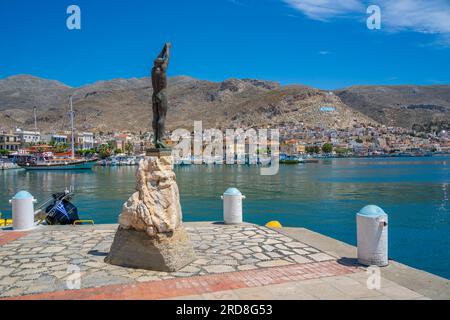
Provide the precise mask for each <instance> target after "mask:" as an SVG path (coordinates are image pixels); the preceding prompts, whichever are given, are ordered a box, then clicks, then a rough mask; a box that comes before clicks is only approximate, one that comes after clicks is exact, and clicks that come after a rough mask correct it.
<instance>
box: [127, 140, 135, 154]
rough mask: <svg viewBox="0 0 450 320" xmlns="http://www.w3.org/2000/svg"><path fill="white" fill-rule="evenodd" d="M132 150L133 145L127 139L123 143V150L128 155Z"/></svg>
mask: <svg viewBox="0 0 450 320" xmlns="http://www.w3.org/2000/svg"><path fill="white" fill-rule="evenodd" d="M133 151H134V145H133V144H132V143H131V142H130V141H128V142H127V143H126V144H125V152H126V153H127V154H128V155H130V154H132V153H133Z"/></svg>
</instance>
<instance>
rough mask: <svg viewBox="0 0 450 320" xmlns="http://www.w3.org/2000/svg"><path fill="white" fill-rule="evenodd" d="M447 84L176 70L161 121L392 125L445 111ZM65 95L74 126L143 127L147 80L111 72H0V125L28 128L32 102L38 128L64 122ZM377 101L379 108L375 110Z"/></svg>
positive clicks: (186, 124) (146, 125)
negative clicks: (341, 82) (68, 76)
mask: <svg viewBox="0 0 450 320" xmlns="http://www.w3.org/2000/svg"><path fill="white" fill-rule="evenodd" d="M449 87H450V86H447V87H446V86H442V87H436V89H433V90H432V91H429V90H431V89H428V88H429V87H405V89H404V90H406V91H398V90H394V89H391V87H361V88H363V89H364V90H362V89H361V88H349V89H346V90H340V91H337V92H336V93H337V94H333V93H330V92H324V91H321V90H318V89H315V88H311V87H305V86H297V85H295V86H280V85H279V84H278V83H274V82H270V81H261V80H251V79H229V80H226V81H224V82H210V81H202V80H197V79H194V78H190V77H186V76H180V77H173V78H171V79H170V81H169V92H168V93H169V108H170V109H169V112H168V118H167V126H168V129H174V128H180V127H183V128H186V129H189V130H191V129H192V128H193V122H194V121H196V120H202V121H203V127H204V128H221V129H225V128H237V127H243V128H247V127H266V126H271V127H276V126H279V125H283V124H300V123H304V124H305V125H309V126H314V127H328V128H348V127H351V126H352V125H353V124H354V123H369V122H370V123H377V122H380V123H386V124H391V123H390V122H389V121H387V120H386V119H389V120H390V119H394V122H393V123H392V124H394V125H403V126H410V125H412V124H414V123H411V122H413V121H409V122H408V121H405V117H402V116H400V117H398V116H397V112H407V113H408V114H409V113H411V112H413V113H414V112H415V113H420V112H424V113H425V114H426V115H427V117H423V119H424V121H425V122H420V123H419V124H424V123H426V121H434V119H436V118H439V117H435V116H434V115H435V114H442V115H446V116H447V118H448V109H449V105H450V102H449V97H450V89H449ZM379 88H383V90H385V92H386V90H387V91H389V90H393V92H395V94H390V95H389V97H386V95H385V94H384V95H383V94H382V93H378V92H379V90H380V89H379ZM408 88H409V90H412V89H411V88H416V89H415V90H416V91H418V92H421V93H422V92H426V94H422V96H423V97H422V98H421V99H415V100H414V99H413V98H410V97H409V95H408ZM432 88H434V87H432ZM360 92H363V93H360ZM373 92H375V93H373ZM389 92H390V91H389ZM70 95H73V97H74V98H73V101H74V108H75V112H76V127H77V128H78V129H80V130H92V131H105V132H106V131H115V130H129V131H133V132H139V131H147V130H150V127H151V117H152V112H151V95H152V88H151V81H150V79H149V78H133V79H115V80H111V81H100V82H96V83H94V84H91V85H87V86H83V87H79V88H71V87H69V86H66V85H64V84H62V83H60V82H57V81H50V80H45V79H40V78H36V77H32V76H13V77H9V78H6V79H4V80H0V128H2V129H7V128H13V127H15V126H18V127H22V128H31V127H32V126H33V125H32V122H33V117H32V110H33V106H36V107H37V108H38V127H39V129H40V130H41V131H52V130H61V129H66V128H67V127H68V125H69V123H68V115H67V114H68V98H69V96H70ZM427 99H428V100H427ZM374 101H377V102H374ZM428 105H429V106H431V107H426V106H428ZM398 106H402V107H398ZM322 107H333V108H332V109H331V111H330V108H326V109H325V110H324V109H323V108H322ZM379 109H380V110H382V112H383V113H382V115H383V116H380V114H381V113H380V112H379V111H377V110H379ZM333 110H334V111H333ZM397 110H400V111H397ZM420 114H422V113H420ZM442 118H443V117H440V119H441V120H442ZM447 120H448V119H447Z"/></svg>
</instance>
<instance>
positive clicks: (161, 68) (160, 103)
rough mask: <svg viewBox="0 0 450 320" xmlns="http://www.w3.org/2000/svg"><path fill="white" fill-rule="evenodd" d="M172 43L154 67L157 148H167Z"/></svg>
mask: <svg viewBox="0 0 450 320" xmlns="http://www.w3.org/2000/svg"><path fill="white" fill-rule="evenodd" d="M170 47H171V44H170V43H166V44H165V45H164V48H163V49H162V51H161V53H160V54H159V56H158V57H157V58H156V60H155V62H154V65H153V68H152V85H153V97H152V103H153V134H154V141H153V142H154V144H155V148H156V149H167V148H168V147H167V145H166V144H165V143H164V132H165V122H166V114H167V108H168V103H167V67H168V65H169V59H170Z"/></svg>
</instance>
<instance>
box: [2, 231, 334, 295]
mask: <svg viewBox="0 0 450 320" xmlns="http://www.w3.org/2000/svg"><path fill="white" fill-rule="evenodd" d="M186 229H187V231H188V233H189V235H190V237H191V240H192V243H193V246H194V250H195V252H196V256H197V259H196V260H195V261H194V262H193V263H191V264H190V265H188V266H186V267H185V268H183V269H181V270H179V271H178V272H174V273H166V272H155V271H148V270H138V269H129V268H123V267H118V266H113V265H110V264H107V263H105V262H104V258H105V257H106V255H107V254H108V252H109V249H110V247H111V244H112V241H113V238H114V234H115V232H116V226H113V225H111V226H110V227H107V228H105V227H102V228H91V229H77V228H73V229H62V230H55V229H48V230H46V229H45V228H43V229H39V230H36V231H34V232H32V233H29V234H28V235H25V236H24V237H22V238H19V239H17V240H14V241H12V242H9V243H7V244H4V245H2V246H0V297H12V296H19V295H28V294H36V293H43V292H53V291H63V290H68V289H72V287H73V286H76V285H77V282H76V277H74V275H75V272H77V271H79V272H80V274H81V288H93V287H101V286H106V285H114V284H132V283H140V282H149V281H161V280H166V279H173V278H178V277H192V276H201V275H210V274H220V273H227V272H235V271H246V270H254V269H261V268H267V267H280V266H286V265H292V264H306V263H314V262H323V261H329V260H335V258H333V257H331V256H329V255H327V254H326V253H324V252H321V251H319V250H317V249H316V248H312V247H310V246H308V245H306V244H304V243H301V242H298V241H296V240H293V239H292V238H289V237H287V236H285V235H282V234H280V233H278V232H276V231H274V230H271V229H268V228H265V227H260V226H255V225H248V224H247V225H236V226H225V225H217V226H207V227H203V226H202V227H186Z"/></svg>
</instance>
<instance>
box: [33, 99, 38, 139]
mask: <svg viewBox="0 0 450 320" xmlns="http://www.w3.org/2000/svg"><path fill="white" fill-rule="evenodd" d="M36 110H37V107H36V106H34V107H33V118H34V137H35V139H37V117H36Z"/></svg>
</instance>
